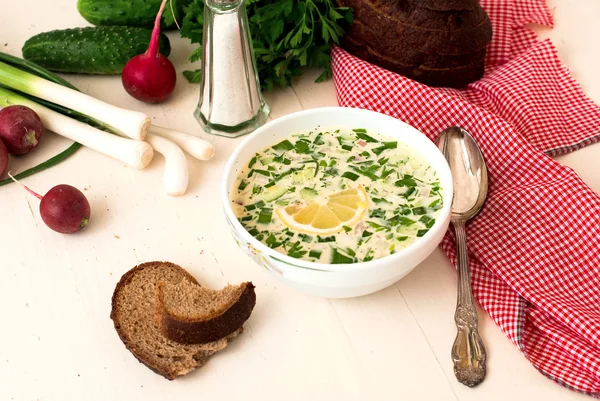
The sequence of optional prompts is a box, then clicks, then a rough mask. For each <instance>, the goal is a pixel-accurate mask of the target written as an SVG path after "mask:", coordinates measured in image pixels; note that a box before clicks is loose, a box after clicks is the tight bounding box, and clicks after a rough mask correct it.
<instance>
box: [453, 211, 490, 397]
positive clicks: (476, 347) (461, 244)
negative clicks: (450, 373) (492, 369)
mask: <svg viewBox="0 0 600 401" xmlns="http://www.w3.org/2000/svg"><path fill="white" fill-rule="evenodd" d="M453 225H454V232H455V234H456V247H457V251H458V300H457V305H456V312H455V314H454V321H455V322H456V327H457V329H458V333H457V335H456V339H455V340H454V345H453V346H452V360H453V361H454V375H455V376H456V378H457V379H458V381H459V382H460V383H462V384H464V385H466V386H469V387H473V386H476V385H478V384H479V383H481V382H482V381H483V379H484V378H485V373H486V369H485V359H486V355H485V347H484V345H483V341H482V340H481V337H480V336H479V333H478V331H477V309H475V303H474V301H473V293H472V291H471V278H470V275H471V273H470V269H469V257H468V254H467V235H466V232H465V222H464V221H453Z"/></svg>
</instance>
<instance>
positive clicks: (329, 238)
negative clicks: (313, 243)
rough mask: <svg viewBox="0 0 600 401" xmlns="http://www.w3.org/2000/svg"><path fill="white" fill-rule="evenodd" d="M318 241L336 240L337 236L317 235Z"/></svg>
mask: <svg viewBox="0 0 600 401" xmlns="http://www.w3.org/2000/svg"><path fill="white" fill-rule="evenodd" d="M317 242H335V236H334V235H332V236H330V237H321V236H318V235H317Z"/></svg>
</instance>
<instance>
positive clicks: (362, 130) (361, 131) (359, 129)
mask: <svg viewBox="0 0 600 401" xmlns="http://www.w3.org/2000/svg"><path fill="white" fill-rule="evenodd" d="M352 132H354V133H356V134H365V133H366V132H367V130H366V129H364V128H354V129H353V130H352Z"/></svg>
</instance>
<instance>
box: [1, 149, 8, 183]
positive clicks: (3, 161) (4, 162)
mask: <svg viewBox="0 0 600 401" xmlns="http://www.w3.org/2000/svg"><path fill="white" fill-rule="evenodd" d="M7 167H8V150H6V146H4V142H2V141H0V178H2V176H3V175H4V172H5V171H6V168H7Z"/></svg>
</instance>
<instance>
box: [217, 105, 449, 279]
mask: <svg viewBox="0 0 600 401" xmlns="http://www.w3.org/2000/svg"><path fill="white" fill-rule="evenodd" d="M328 112H336V113H339V112H342V113H350V114H356V113H359V114H364V115H365V116H371V117H373V116H375V115H376V116H377V118H388V119H390V122H391V121H392V120H393V121H394V122H395V123H398V122H400V123H403V124H406V125H407V126H408V127H410V128H412V129H413V130H414V131H415V134H417V135H421V136H422V137H423V138H424V139H426V140H427V141H429V142H430V143H431V144H432V145H433V146H434V147H435V149H436V150H437V147H436V146H435V144H434V143H433V142H432V141H431V140H430V139H429V138H427V137H426V136H425V134H423V133H422V132H421V131H419V130H418V129H416V128H414V127H413V126H412V125H410V124H408V123H406V122H404V121H402V120H400V119H397V118H394V117H392V116H388V115H387V114H383V113H378V112H376V111H372V110H366V109H358V108H353V107H320V108H315V109H307V110H301V111H297V112H294V113H290V114H287V115H285V116H283V117H279V118H277V119H274V120H273V121H269V122H268V123H266V124H265V125H263V126H261V127H259V128H257V129H256V131H254V132H253V133H251V134H250V135H248V136H247V137H246V138H245V139H244V140H243V141H242V142H241V143H240V144H239V145H238V146H237V147H236V148H235V150H234V152H233V153H232V154H231V156H230V157H229V160H228V161H227V164H226V166H225V175H224V176H223V179H222V182H221V198H222V199H221V200H222V202H223V207H224V209H225V213H226V217H227V219H228V220H229V221H230V222H231V224H233V225H234V227H235V229H237V230H238V231H239V232H240V233H243V234H244V236H245V237H246V240H247V241H248V242H249V243H250V244H251V245H252V246H253V247H255V248H256V249H258V250H260V251H261V252H263V253H266V254H267V255H268V256H269V257H274V258H275V259H276V260H278V261H280V262H284V263H286V264H289V265H294V266H298V267H301V268H306V269H310V270H318V271H326V272H337V271H340V270H344V271H347V270H348V269H352V270H354V269H356V270H359V269H368V268H369V267H373V266H375V265H378V264H381V263H382V262H384V261H385V263H387V262H391V263H394V262H395V261H396V262H398V260H396V259H402V258H403V257H405V256H406V255H410V254H412V253H414V252H417V250H418V249H419V247H418V244H419V243H421V242H424V241H425V240H426V239H428V238H430V237H432V236H433V235H435V233H436V232H437V231H439V230H440V226H441V225H442V224H443V222H444V221H445V220H446V219H447V218H448V217H449V216H450V208H451V206H452V198H453V191H454V189H453V183H452V175H451V174H450V167H449V166H448V164H447V162H446V159H445V158H444V155H443V154H442V153H441V152H440V151H439V150H438V153H437V154H438V156H436V157H439V158H441V159H440V161H441V162H442V165H444V166H445V168H446V169H447V171H446V173H447V174H448V176H449V177H450V180H449V185H448V186H447V187H445V188H444V189H443V194H442V199H443V200H444V205H443V207H442V209H441V211H440V217H443V219H436V222H435V224H434V225H433V226H432V227H431V228H430V229H429V231H427V233H426V234H425V235H424V236H422V237H420V238H418V239H417V240H416V241H415V242H413V243H412V244H410V245H409V246H407V247H406V248H403V249H402V250H400V251H398V252H396V253H394V254H392V255H388V256H384V257H382V258H378V259H373V260H371V261H369V262H357V263H339V264H331V263H316V262H309V261H307V260H304V259H296V258H292V257H291V256H287V255H285V254H283V253H281V252H278V251H276V250H274V249H271V248H269V247H268V246H266V245H265V244H263V243H262V242H260V241H258V240H257V239H256V238H254V237H253V236H252V235H250V233H248V231H247V230H246V229H245V228H244V227H242V225H241V223H240V222H239V220H238V219H237V217H236V216H235V214H234V213H233V209H232V208H231V206H230V205H229V203H230V199H229V190H230V188H229V183H228V181H229V176H230V175H231V173H232V171H233V169H234V168H233V167H234V163H235V162H236V160H237V159H238V156H239V154H240V153H241V152H242V150H243V149H244V148H245V147H246V145H248V143H250V142H252V141H253V140H254V138H256V137H258V136H260V135H262V134H263V132H264V131H266V130H268V129H269V128H270V126H271V125H275V124H280V123H282V122H285V121H287V120H293V119H296V118H299V117H302V116H304V115H311V114H315V113H328ZM381 135H387V136H389V135H388V134H386V133H381ZM409 146H410V145H409ZM420 154H421V156H423V157H424V158H425V159H427V161H429V162H430V161H431V160H430V159H431V156H428V155H425V154H423V152H420ZM438 174H439V172H438Z"/></svg>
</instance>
